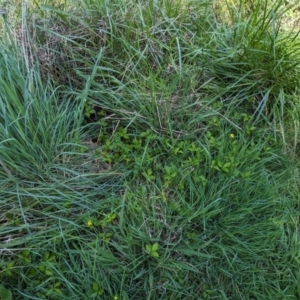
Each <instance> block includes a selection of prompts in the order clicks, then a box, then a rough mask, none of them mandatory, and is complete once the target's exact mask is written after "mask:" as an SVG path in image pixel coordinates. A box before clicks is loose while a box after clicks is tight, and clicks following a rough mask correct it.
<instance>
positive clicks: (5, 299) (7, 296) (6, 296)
mask: <svg viewBox="0 0 300 300" xmlns="http://www.w3.org/2000/svg"><path fill="white" fill-rule="evenodd" d="M0 299H1V300H12V299H13V298H12V294H11V291H10V290H8V289H6V288H5V287H4V286H3V285H0Z"/></svg>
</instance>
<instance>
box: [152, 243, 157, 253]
mask: <svg viewBox="0 0 300 300" xmlns="http://www.w3.org/2000/svg"><path fill="white" fill-rule="evenodd" d="M157 250H158V243H155V244H153V245H152V251H157Z"/></svg>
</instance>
